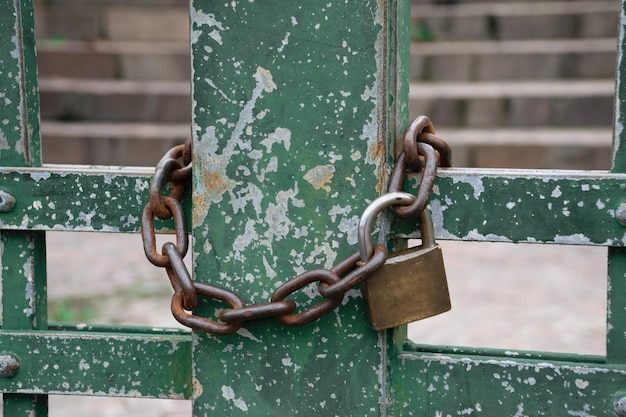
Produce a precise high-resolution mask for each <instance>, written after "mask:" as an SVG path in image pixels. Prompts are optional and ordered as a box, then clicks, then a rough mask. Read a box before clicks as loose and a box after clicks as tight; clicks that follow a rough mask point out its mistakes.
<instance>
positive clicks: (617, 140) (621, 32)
mask: <svg viewBox="0 0 626 417" xmlns="http://www.w3.org/2000/svg"><path fill="white" fill-rule="evenodd" d="M624 11H626V1H625V0H622V2H621V13H620V23H619V29H618V45H617V70H616V89H615V116H614V122H615V126H614V132H613V167H612V169H611V171H612V172H616V173H623V172H626V131H624V126H625V124H626V105H625V102H626V82H625V81H626V58H625V57H624V49H626V21H625V18H624ZM621 202H622V203H626V193H625V194H624V195H623V196H622V201H621ZM619 204H620V201H617V202H616V204H615V207H614V209H615V210H617V208H618V206H619ZM608 262H609V268H608V275H609V276H608V291H607V304H608V305H607V345H606V351H607V353H606V355H607V362H608V363H611V364H624V363H626V310H625V308H624V307H625V306H626V299H625V298H624V294H626V250H624V248H623V247H609V257H608Z"/></svg>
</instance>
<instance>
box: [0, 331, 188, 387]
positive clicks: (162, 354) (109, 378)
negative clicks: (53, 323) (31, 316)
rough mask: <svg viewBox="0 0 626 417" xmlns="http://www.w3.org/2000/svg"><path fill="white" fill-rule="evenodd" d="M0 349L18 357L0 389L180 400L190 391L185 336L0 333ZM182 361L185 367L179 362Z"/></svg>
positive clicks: (3, 379)
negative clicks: (11, 374) (17, 366)
mask: <svg viewBox="0 0 626 417" xmlns="http://www.w3.org/2000/svg"><path fill="white" fill-rule="evenodd" d="M0 352H8V353H12V354H14V355H15V356H17V357H18V358H19V360H20V363H21V366H20V370H19V371H18V373H17V374H16V375H15V376H14V377H12V378H0V390H2V391H4V392H17V393H30V394H40V393H46V394H74V395H100V396H118V397H157V398H171V399H182V398H189V397H190V395H191V367H190V366H188V364H190V363H191V338H190V337H189V336H188V335H180V334H178V335H175V334H172V335H167V334H152V335H149V334H145V333H143V334H141V333H139V334H133V333H98V332H86V331H80V332H79V331H75V332H67V331H64V332H60V331H56V332H50V331H48V332H20V331H2V332H0ZM181 364H187V366H181Z"/></svg>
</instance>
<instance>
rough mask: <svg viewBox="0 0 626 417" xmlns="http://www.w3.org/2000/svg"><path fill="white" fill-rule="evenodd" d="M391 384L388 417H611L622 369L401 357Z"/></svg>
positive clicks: (512, 358)
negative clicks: (465, 416) (478, 416)
mask: <svg viewBox="0 0 626 417" xmlns="http://www.w3.org/2000/svg"><path fill="white" fill-rule="evenodd" d="M390 378H391V383H390V385H391V387H392V388H391V389H390V398H391V400H390V410H389V415H397V416H410V415H414V416H458V415H486V416H496V415H497V416H615V413H614V411H613V401H614V400H616V399H618V398H620V397H621V396H623V393H624V391H623V390H624V385H625V384H626V369H625V368H623V367H611V366H607V365H602V364H586V363H571V362H558V361H554V360H553V361H546V360H541V359H539V360H531V359H518V358H517V357H516V352H509V356H508V357H507V358H494V357H490V356H470V355H457V354H454V353H442V354H436V355H434V354H430V353H420V352H408V351H404V352H399V353H398V356H397V357H396V358H395V359H394V363H393V365H392V367H391V376H390Z"/></svg>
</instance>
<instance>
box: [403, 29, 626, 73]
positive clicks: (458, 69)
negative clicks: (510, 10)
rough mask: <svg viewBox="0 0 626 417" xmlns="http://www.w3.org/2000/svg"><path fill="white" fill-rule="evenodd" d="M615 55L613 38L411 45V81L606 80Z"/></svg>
mask: <svg viewBox="0 0 626 417" xmlns="http://www.w3.org/2000/svg"><path fill="white" fill-rule="evenodd" d="M616 50H617V41H616V39H615V38H603V39H553V40H524V41H459V42H413V43H412V44H411V79H412V80H432V81H444V80H446V81H482V80H491V81H495V80H515V79H525V80H528V79H575V78H583V79H585V78H601V77H606V78H612V77H614V74H615V65H616Z"/></svg>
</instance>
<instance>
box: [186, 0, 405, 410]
mask: <svg viewBox="0 0 626 417" xmlns="http://www.w3.org/2000/svg"><path fill="white" fill-rule="evenodd" d="M395 7H396V6H395V2H389V4H387V2H380V1H372V0H358V1H351V0H348V1H341V2H339V1H311V2H307V3H302V2H285V1H263V2H259V1H257V2H233V3H223V2H215V1H200V0H198V1H192V9H191V23H192V32H191V33H192V36H191V38H192V55H193V102H194V113H193V117H194V129H193V130H194V153H195V158H194V164H195V165H194V195H193V222H192V224H193V226H194V228H193V235H194V264H195V275H196V279H197V280H198V281H202V282H211V283H213V284H216V285H220V286H224V287H227V288H229V289H232V290H234V291H236V292H238V293H239V294H241V296H242V297H243V298H244V299H245V300H246V301H247V302H263V301H268V299H269V297H270V295H271V293H272V292H273V291H274V290H275V289H276V288H277V286H278V285H279V284H280V283H282V282H285V281H286V280H287V279H289V278H291V277H293V276H294V275H296V274H297V273H300V272H303V271H305V270H308V269H313V268H316V267H329V266H331V265H333V264H334V263H335V262H337V261H339V260H341V259H343V258H344V257H346V256H347V255H349V254H351V253H353V252H354V251H355V250H356V247H355V244H356V228H355V226H356V224H357V221H358V218H359V217H360V215H361V212H362V211H363V210H364V208H365V207H366V205H367V203H368V201H371V200H372V199H373V198H375V197H376V196H377V195H378V194H379V193H380V192H382V191H383V189H384V182H385V178H386V169H387V165H386V162H387V156H388V155H387V153H386V148H387V146H386V142H387V137H386V135H387V132H388V124H389V123H391V122H390V120H391V119H390V118H388V113H387V108H388V100H389V96H391V95H392V93H394V91H391V90H390V87H389V86H390V84H392V83H391V82H390V80H389V77H388V63H389V62H390V59H389V57H388V53H389V42H390V39H389V33H390V26H389V25H390V24H389V16H390V15H392V14H395V13H393V10H394V8H395ZM388 8H389V9H388ZM294 299H295V300H296V301H297V303H298V304H299V306H300V307H299V308H300V309H303V308H306V307H309V306H311V305H313V304H314V303H317V302H319V301H320V299H319V297H316V290H315V289H314V286H310V288H306V289H304V290H303V291H300V292H298V293H297V294H295V295H294ZM216 307H221V305H220V304H217V305H216V303H208V304H207V305H203V306H202V307H201V308H200V309H199V311H198V314H201V315H204V316H209V317H213V316H214V311H215V308H216ZM364 318H365V311H364V308H363V300H362V295H361V292H360V291H357V290H354V291H350V292H349V293H348V294H347V297H346V301H345V303H344V305H342V306H341V307H340V308H339V309H338V310H337V311H336V312H333V313H331V314H329V315H327V316H326V317H324V318H322V319H321V320H320V321H318V322H315V323H312V324H310V325H307V326H305V327H303V328H296V329H288V328H285V327H283V326H281V325H279V324H277V323H276V322H272V321H265V322H263V323H254V324H250V325H247V326H245V328H244V329H242V330H240V331H239V332H238V334H236V335H233V336H230V337H213V336H206V335H204V334H195V335H194V354H193V356H194V378H195V381H196V390H195V397H194V399H195V401H194V415H196V416H198V417H200V416H210V415H229V416H238V415H256V416H275V415H294V414H301V415H328V416H334V415H345V413H346V410H350V411H349V412H350V413H351V414H353V415H377V414H378V413H380V410H381V408H384V404H381V403H380V402H379V401H380V397H381V395H384V394H382V393H383V392H384V390H385V381H384V376H383V375H384V373H383V370H384V360H385V355H384V353H383V352H384V349H385V346H386V342H385V338H384V334H382V333H381V334H377V333H376V332H374V331H372V330H371V329H369V328H368V327H367V324H366V321H365V319H364Z"/></svg>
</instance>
